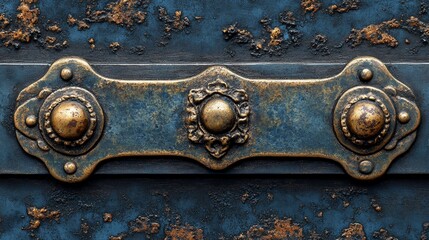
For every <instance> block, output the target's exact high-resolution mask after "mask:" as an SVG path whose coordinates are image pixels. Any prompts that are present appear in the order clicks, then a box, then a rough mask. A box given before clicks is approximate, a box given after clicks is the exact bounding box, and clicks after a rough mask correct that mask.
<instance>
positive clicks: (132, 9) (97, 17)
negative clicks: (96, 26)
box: [67, 0, 147, 30]
mask: <svg viewBox="0 0 429 240" xmlns="http://www.w3.org/2000/svg"><path fill="white" fill-rule="evenodd" d="M146 5H147V3H146V1H144V0H118V1H112V2H109V3H107V4H106V6H105V7H104V8H103V9H101V10H94V9H93V8H94V4H87V7H86V9H87V10H86V12H85V18H84V19H82V20H78V19H76V18H74V17H73V16H71V15H69V17H68V20H67V21H68V23H69V25H70V26H75V25H77V26H78V30H85V29H88V28H90V23H101V22H109V23H112V24H116V25H119V26H124V27H127V28H131V27H132V26H134V24H141V23H143V22H145V21H146V15H147V12H143V11H141V10H139V8H141V9H146V7H147V6H146Z"/></svg>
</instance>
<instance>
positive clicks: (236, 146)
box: [14, 57, 420, 182]
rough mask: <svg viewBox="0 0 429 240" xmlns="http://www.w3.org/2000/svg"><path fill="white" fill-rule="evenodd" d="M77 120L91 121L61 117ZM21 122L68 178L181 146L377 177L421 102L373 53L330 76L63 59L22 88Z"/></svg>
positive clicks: (219, 160)
mask: <svg viewBox="0 0 429 240" xmlns="http://www.w3.org/2000/svg"><path fill="white" fill-rule="evenodd" d="M65 68H68V69H70V71H71V72H72V75H73V77H72V78H71V79H70V80H69V81H67V82H66V81H63V80H61V79H62V77H59V76H61V72H62V70H63V69H65ZM364 69H368V71H370V73H369V72H368V71H363V70H364ZM77 86H79V87H77ZM71 103H77V105H73V106H72V107H70V106H69V105H70V104H71ZM55 109H58V110H55ZM61 109H62V110H61ZM60 110H61V111H60ZM75 112H77V113H78V114H77V115H74V114H72V113H75ZM30 115H34V116H36V117H37V121H36V124H35V125H36V126H38V127H34V126H33V127H32V124H34V121H33V120H32V121H33V122H32V121H30V123H31V124H28V121H27V118H28V116H30ZM57 117H58V119H59V121H57V120H54V119H57ZM104 118H105V119H106V122H104V121H105V120H104ZM86 119H89V122H88V126H86V123H85V122H86ZM74 120H76V121H77V122H79V121H83V122H82V123H83V124H81V127H82V128H74V127H73V126H74V124H72V125H71V126H69V124H63V123H64V122H65V123H71V122H73V121H74ZM63 121H64V122H63ZM14 122H15V127H16V136H17V139H18V141H19V143H20V145H21V146H22V148H23V149H24V150H25V151H26V152H27V153H29V154H31V155H33V156H36V157H38V158H40V159H41V160H42V161H43V162H44V163H45V165H46V166H47V168H48V170H49V172H50V173H51V174H52V175H53V176H54V177H55V178H57V179H59V180H62V181H66V182H79V181H82V180H84V179H86V178H87V177H88V176H89V175H90V174H91V173H92V172H93V171H94V170H95V168H96V166H97V165H98V164H99V163H100V162H101V161H104V160H107V159H111V158H118V157H124V156H182V157H187V158H190V159H193V160H195V161H198V162H200V163H201V164H203V165H204V166H206V167H208V168H210V169H213V170H221V169H225V168H227V167H229V166H231V165H232V164H234V163H236V162H238V161H240V160H243V159H247V158H250V157H261V158H264V159H265V158H268V157H284V160H287V158H286V157H314V158H323V159H331V160H334V161H336V162H338V163H339V164H341V166H342V167H343V168H344V169H345V171H346V172H347V173H348V174H349V175H351V176H352V177H354V178H356V179H360V180H370V179H375V178H377V177H380V176H382V175H383V174H384V173H385V172H386V171H387V169H388V167H389V166H390V164H391V163H392V161H393V160H394V159H395V158H396V157H397V156H399V155H400V154H402V153H404V152H406V151H407V150H408V149H409V148H410V147H411V145H412V143H413V142H414V140H415V138H416V130H417V127H418V126H419V124H420V111H419V108H418V107H417V105H416V103H415V97H414V95H413V93H412V91H411V89H410V88H408V87H407V86H406V85H404V84H403V83H401V82H400V81H398V80H397V79H395V78H394V77H393V76H392V75H391V74H390V73H389V71H388V70H387V68H386V67H385V66H384V64H383V63H382V62H380V61H378V60H377V59H374V58H371V57H362V58H357V59H354V60H353V61H351V62H350V63H349V64H347V66H346V67H345V69H344V70H343V71H342V72H341V73H339V74H338V75H336V76H333V77H329V78H324V79H304V80H302V79H297V80H285V79H249V78H245V77H242V76H240V75H237V74H235V73H233V72H231V71H230V70H228V69H227V68H225V67H221V66H214V67H210V68H208V69H207V70H205V71H204V72H202V73H201V74H198V75H196V76H193V77H190V78H186V79H167V80H162V81H161V80H144V81H139V80H135V81H128V80H127V81H125V80H117V79H110V78H106V77H103V76H100V75H99V74H97V73H96V72H95V71H94V70H93V69H92V68H91V67H90V66H89V64H88V63H87V62H85V61H84V60H82V59H78V58H64V59H60V60H58V61H57V62H55V63H54V64H53V65H52V66H51V68H50V69H49V71H48V72H47V73H46V75H45V76H43V77H42V78H41V79H40V80H38V81H37V82H35V83H33V84H31V85H29V86H28V87H26V88H25V89H24V90H22V91H21V93H20V94H19V96H18V99H17V108H16V111H15V115H14ZM76 126H77V125H76ZM202 146H204V147H202ZM71 163H73V164H71Z"/></svg>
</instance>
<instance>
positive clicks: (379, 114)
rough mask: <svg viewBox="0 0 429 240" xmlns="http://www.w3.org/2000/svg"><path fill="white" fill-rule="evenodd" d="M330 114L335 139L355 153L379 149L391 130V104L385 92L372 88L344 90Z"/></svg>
mask: <svg viewBox="0 0 429 240" xmlns="http://www.w3.org/2000/svg"><path fill="white" fill-rule="evenodd" d="M334 114H335V115H334V119H333V120H334V131H335V134H336V135H337V139H338V140H339V141H340V143H341V144H342V145H343V146H345V147H347V148H348V149H350V150H352V151H354V152H356V153H359V154H370V153H374V152H376V151H378V150H380V149H382V148H383V147H384V146H385V145H386V144H387V143H388V142H389V140H390V139H391V137H392V136H393V134H394V131H395V124H396V121H395V119H396V112H395V107H394V106H393V103H392V101H391V100H390V98H389V96H388V95H387V94H386V93H385V92H383V91H382V90H380V89H377V88H374V87H370V86H365V87H363V86H362V87H355V88H352V89H349V90H348V91H346V92H345V93H344V94H343V95H342V96H341V97H340V99H339V100H338V102H337V105H336V107H335V109H334Z"/></svg>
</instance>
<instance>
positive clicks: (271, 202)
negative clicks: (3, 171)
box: [0, 176, 429, 239]
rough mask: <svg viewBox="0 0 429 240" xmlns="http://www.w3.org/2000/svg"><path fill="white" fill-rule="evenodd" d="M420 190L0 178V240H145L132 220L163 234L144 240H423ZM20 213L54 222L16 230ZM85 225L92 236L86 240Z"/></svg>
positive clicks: (417, 184)
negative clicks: (357, 233) (253, 236)
mask: <svg viewBox="0 0 429 240" xmlns="http://www.w3.org/2000/svg"><path fill="white" fill-rule="evenodd" d="M426 186H427V179H426V178H408V179H404V178H399V179H398V178H385V179H382V180H380V181H378V182H376V183H371V184H362V183H356V182H350V181H348V179H347V178H342V177H337V178H320V177H317V176H315V177H313V178H312V179H308V178H285V177H272V178H265V177H261V176H254V177H239V178H236V177H222V178H221V177H215V178H209V177H205V178H204V179H203V180H202V179H201V178H200V177H185V178H178V177H172V176H164V177H160V178H135V177H131V178H113V179H112V178H92V179H91V181H89V182H87V183H85V184H84V185H63V184H59V183H56V182H53V181H52V179H49V178H48V179H34V178H33V179H27V178H2V179H1V182H0V200H1V202H2V208H1V209H0V218H1V219H2V221H1V222H0V239H30V238H31V237H30V234H34V235H35V236H36V237H39V238H41V239H108V237H109V236H118V235H120V234H121V233H123V234H127V237H125V239H146V237H145V234H144V233H132V231H131V230H130V227H129V224H130V222H133V221H135V219H136V218H137V217H138V216H143V217H149V218H150V219H151V220H152V221H153V222H156V223H158V224H159V225H160V227H159V233H157V234H154V235H152V238H151V239H164V237H166V231H168V230H170V229H171V228H172V226H173V225H178V226H186V225H191V226H193V227H195V228H197V229H202V230H203V234H204V237H205V239H219V238H220V237H224V238H225V239H233V237H234V236H235V237H236V236H238V235H240V233H244V234H245V233H246V231H248V230H249V229H250V228H251V227H252V226H254V225H257V226H260V227H263V228H266V229H267V230H269V229H271V228H272V224H273V222H274V220H275V219H284V218H291V219H292V221H293V222H294V223H296V224H299V227H300V228H302V229H303V235H304V237H303V239H308V238H309V237H310V235H311V232H316V233H318V234H319V235H320V237H321V238H320V239H336V238H339V237H340V236H341V234H342V231H343V229H345V228H348V227H349V224H350V223H361V224H362V225H363V227H364V232H365V234H366V236H367V238H368V239H379V238H375V237H373V236H372V235H373V233H374V232H376V231H379V230H380V228H384V229H386V230H387V231H388V232H389V233H390V234H391V235H392V236H394V237H396V238H398V239H420V237H421V236H427V235H425V234H427V232H426V233H425V232H424V227H423V224H424V223H426V222H427V221H429V219H428V214H429V212H428V208H427V207H426V206H427V205H428V204H429V202H428V201H429V200H428V198H427V187H426ZM373 204H376V205H373ZM376 206H379V207H381V211H376V210H375V207H376ZM27 207H38V208H41V207H46V208H47V209H48V210H49V211H53V210H59V211H60V212H61V217H60V219H59V221H55V220H43V221H42V222H41V225H40V227H39V228H38V229H36V230H33V231H30V230H22V229H21V228H22V227H24V228H25V227H27V226H28V224H29V221H30V220H31V217H29V216H27V214H26V209H27ZM320 212H322V214H320ZM104 213H111V214H112V216H113V221H112V222H111V223H108V222H104V221H103V214H104ZM82 224H87V225H88V226H89V230H88V231H87V233H85V231H84V230H83V229H82ZM264 224H267V225H268V226H264ZM270 224H271V225H270ZM33 237H34V236H33ZM169 239H171V238H169ZM298 239H299V238H298ZM356 239H360V238H356Z"/></svg>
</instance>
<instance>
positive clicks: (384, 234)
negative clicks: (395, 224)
mask: <svg viewBox="0 0 429 240" xmlns="http://www.w3.org/2000/svg"><path fill="white" fill-rule="evenodd" d="M372 237H373V238H374V239H380V240H398V238H396V237H395V236H393V235H391V234H389V232H388V231H387V230H386V229H384V228H380V230H378V231H375V232H374V233H373V234H372Z"/></svg>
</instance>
